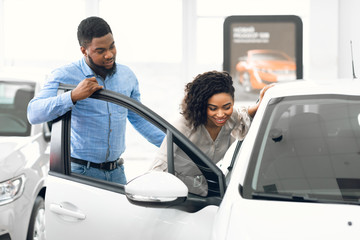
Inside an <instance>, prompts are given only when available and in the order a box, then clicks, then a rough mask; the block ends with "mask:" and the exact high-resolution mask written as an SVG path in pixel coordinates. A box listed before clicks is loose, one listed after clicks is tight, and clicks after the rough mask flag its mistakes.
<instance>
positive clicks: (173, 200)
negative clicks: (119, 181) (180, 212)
mask: <svg viewBox="0 0 360 240" xmlns="http://www.w3.org/2000/svg"><path fill="white" fill-rule="evenodd" d="M125 194H126V197H127V199H128V200H129V201H130V202H131V203H133V204H135V205H139V206H145V207H169V206H172V205H176V204H179V203H181V202H184V201H185V199H186V197H187V195H188V188H187V187H186V185H185V184H184V183H183V182H182V181H181V180H180V179H178V178H177V177H175V176H174V175H172V174H170V173H167V172H157V171H152V172H148V173H145V174H144V175H141V176H139V177H137V178H134V179H133V180H131V181H130V182H129V183H128V184H127V185H125Z"/></svg>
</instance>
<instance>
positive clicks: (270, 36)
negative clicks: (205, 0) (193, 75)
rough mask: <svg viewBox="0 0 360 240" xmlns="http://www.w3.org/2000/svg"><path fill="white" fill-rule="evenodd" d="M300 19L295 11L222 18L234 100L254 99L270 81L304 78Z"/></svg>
mask: <svg viewBox="0 0 360 240" xmlns="http://www.w3.org/2000/svg"><path fill="white" fill-rule="evenodd" d="M302 65H303V63H302V21H301V19H300V18H299V17H298V16H294V15H277V16H274V15H268V16H230V17H227V18H226V19H225V22H224V66H223V70H224V71H227V72H229V73H230V74H231V76H232V77H233V81H234V86H235V89H236V97H235V100H239V101H240V100H251V101H252V100H255V99H256V98H257V97H258V94H259V91H260V90H261V89H262V88H263V87H264V86H266V85H267V84H271V83H280V82H285V81H293V80H295V79H301V78H303V70H302Z"/></svg>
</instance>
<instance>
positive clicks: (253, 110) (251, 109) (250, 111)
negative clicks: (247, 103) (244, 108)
mask: <svg viewBox="0 0 360 240" xmlns="http://www.w3.org/2000/svg"><path fill="white" fill-rule="evenodd" d="M273 86H275V83H272V84H269V85H266V86H265V87H263V89H261V91H260V94H259V99H258V100H257V102H256V104H255V105H254V106H251V107H249V108H248V114H249V115H250V117H252V118H253V117H254V116H255V114H256V111H257V110H258V108H259V106H260V103H261V101H262V99H263V97H264V95H265V92H266V91H267V90H268V89H269V88H272V87H273Z"/></svg>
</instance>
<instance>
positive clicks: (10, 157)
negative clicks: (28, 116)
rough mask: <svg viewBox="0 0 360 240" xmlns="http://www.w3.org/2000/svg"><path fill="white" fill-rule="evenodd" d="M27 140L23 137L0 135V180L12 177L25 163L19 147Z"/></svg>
mask: <svg viewBox="0 0 360 240" xmlns="http://www.w3.org/2000/svg"><path fill="white" fill-rule="evenodd" d="M28 141H29V139H28V138H24V137H0V181H2V180H5V179H9V178H12V177H14V174H15V173H17V172H18V169H19V168H22V167H23V166H24V165H25V157H24V156H23V155H22V154H21V152H20V151H17V150H18V149H20V148H21V147H22V146H23V145H24V144H26V143H27V142H28Z"/></svg>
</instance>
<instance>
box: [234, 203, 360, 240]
mask: <svg viewBox="0 0 360 240" xmlns="http://www.w3.org/2000/svg"><path fill="white" fill-rule="evenodd" d="M229 223H230V224H229V228H228V233H227V239H248V240H249V239H251V240H257V239H276V240H280V239H286V240H287V239H355V237H356V238H358V237H359V235H360V207H359V206H357V205H345V204H344V205H343V204H320V203H300V202H280V201H263V200H241V201H237V202H236V203H234V205H233V206H232V209H231V216H230V221H229Z"/></svg>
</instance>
